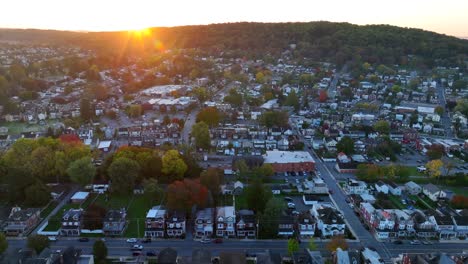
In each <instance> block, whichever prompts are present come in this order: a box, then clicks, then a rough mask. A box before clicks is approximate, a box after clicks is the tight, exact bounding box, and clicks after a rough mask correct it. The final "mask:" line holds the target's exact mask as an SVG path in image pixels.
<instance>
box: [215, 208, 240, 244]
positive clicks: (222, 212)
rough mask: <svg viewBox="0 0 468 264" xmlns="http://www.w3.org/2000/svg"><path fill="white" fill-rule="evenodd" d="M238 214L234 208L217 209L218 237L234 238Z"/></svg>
mask: <svg viewBox="0 0 468 264" xmlns="http://www.w3.org/2000/svg"><path fill="white" fill-rule="evenodd" d="M235 224H236V214H235V208H234V206H222V207H217V208H216V236H218V237H234V236H235V235H236V232H235Z"/></svg>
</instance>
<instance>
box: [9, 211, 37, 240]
mask: <svg viewBox="0 0 468 264" xmlns="http://www.w3.org/2000/svg"><path fill="white" fill-rule="evenodd" d="M40 217H41V210H40V209H38V208H27V209H24V210H22V209H21V208H19V207H13V208H12V209H11V213H10V216H9V217H8V220H7V221H6V227H5V229H4V231H5V234H6V235H7V236H19V235H23V234H26V233H27V232H29V231H30V230H32V229H33V228H34V227H35V226H36V225H37V224H38V223H39V220H40Z"/></svg>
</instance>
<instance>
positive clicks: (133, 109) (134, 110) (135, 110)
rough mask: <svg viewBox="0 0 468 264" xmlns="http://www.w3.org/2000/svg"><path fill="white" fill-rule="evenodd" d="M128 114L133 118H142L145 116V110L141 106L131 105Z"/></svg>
mask: <svg viewBox="0 0 468 264" xmlns="http://www.w3.org/2000/svg"><path fill="white" fill-rule="evenodd" d="M127 114H128V116H129V117H133V118H137V117H140V116H141V115H142V114H143V108H142V107H141V105H130V106H129V107H128V109H127Z"/></svg>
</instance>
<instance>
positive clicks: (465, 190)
mask: <svg viewBox="0 0 468 264" xmlns="http://www.w3.org/2000/svg"><path fill="white" fill-rule="evenodd" d="M442 189H449V190H451V191H452V192H454V193H455V194H459V195H465V196H466V194H467V193H468V188H467V187H453V186H444V187H442Z"/></svg>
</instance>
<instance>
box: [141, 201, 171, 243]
mask: <svg viewBox="0 0 468 264" xmlns="http://www.w3.org/2000/svg"><path fill="white" fill-rule="evenodd" d="M165 215H166V210H165V209H164V208H163V207H162V206H155V207H153V208H151V209H150V210H149V211H148V213H147V214H146V221H145V237H150V238H158V237H161V238H162V237H164V225H165Z"/></svg>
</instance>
